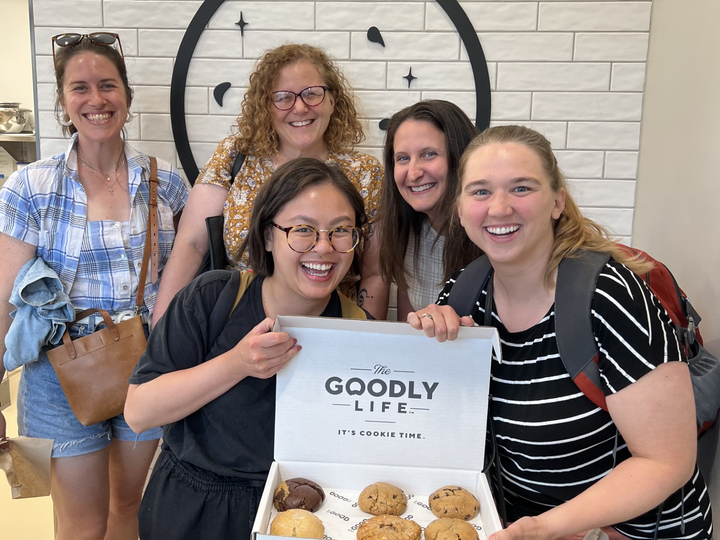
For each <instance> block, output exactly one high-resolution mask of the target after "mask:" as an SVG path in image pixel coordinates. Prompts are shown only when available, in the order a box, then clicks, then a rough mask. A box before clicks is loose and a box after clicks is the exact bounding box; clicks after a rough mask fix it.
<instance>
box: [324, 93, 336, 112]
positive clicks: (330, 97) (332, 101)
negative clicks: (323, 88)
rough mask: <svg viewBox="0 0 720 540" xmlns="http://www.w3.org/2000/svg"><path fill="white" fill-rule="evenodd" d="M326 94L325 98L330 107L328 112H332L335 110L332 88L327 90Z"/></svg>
mask: <svg viewBox="0 0 720 540" xmlns="http://www.w3.org/2000/svg"><path fill="white" fill-rule="evenodd" d="M327 94H328V95H327V97H326V99H328V100H330V108H331V109H332V111H330V113H331V114H332V113H333V112H335V93H334V92H333V91H332V90H328V93H327Z"/></svg>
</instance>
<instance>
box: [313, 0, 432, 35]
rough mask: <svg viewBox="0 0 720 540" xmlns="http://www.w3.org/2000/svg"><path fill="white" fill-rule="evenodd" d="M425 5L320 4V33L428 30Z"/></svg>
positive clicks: (399, 3) (318, 20)
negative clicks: (425, 24)
mask: <svg viewBox="0 0 720 540" xmlns="http://www.w3.org/2000/svg"><path fill="white" fill-rule="evenodd" d="M424 19H425V4H424V3H423V2H393V3H386V2H377V3H372V2H318V4H317V23H316V25H317V26H316V27H317V29H318V30H343V31H347V30H355V31H365V30H367V29H368V26H377V27H378V28H380V29H381V31H382V33H383V34H384V33H385V32H386V31H393V30H416V31H417V30H419V31H422V30H424V24H423V23H424Z"/></svg>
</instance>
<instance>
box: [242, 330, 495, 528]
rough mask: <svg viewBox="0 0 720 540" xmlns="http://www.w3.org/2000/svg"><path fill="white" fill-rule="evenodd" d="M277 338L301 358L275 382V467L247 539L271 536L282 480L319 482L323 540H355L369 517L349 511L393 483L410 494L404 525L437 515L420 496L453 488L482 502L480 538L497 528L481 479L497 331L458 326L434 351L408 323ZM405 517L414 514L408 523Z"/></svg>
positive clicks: (356, 510)
mask: <svg viewBox="0 0 720 540" xmlns="http://www.w3.org/2000/svg"><path fill="white" fill-rule="evenodd" d="M276 329H282V330H284V331H287V332H288V333H290V335H291V336H293V337H295V338H297V340H298V343H299V344H300V345H302V350H301V352H300V353H299V354H298V355H297V356H296V357H295V358H294V359H293V360H292V361H291V362H290V363H289V364H288V366H286V367H285V368H284V369H283V370H282V371H281V372H280V373H279V374H278V377H277V396H276V400H277V407H276V418H275V460H276V461H275V463H274V464H273V466H272V469H271V471H270V475H269V477H268V481H267V484H266V486H265V491H264V493H263V497H262V500H261V502H260V510H259V512H258V516H257V519H256V521H255V524H254V527H253V532H254V533H256V535H257V536H258V537H265V536H267V537H268V538H274V537H270V535H268V534H267V533H268V531H269V527H270V522H271V521H272V518H273V517H274V516H275V515H276V514H277V511H276V510H275V508H274V507H273V504H272V500H273V493H274V491H275V488H276V487H277V485H278V484H279V483H280V482H282V481H283V480H286V479H290V478H294V477H304V478H308V479H310V480H313V481H314V482H317V483H318V484H320V485H321V486H322V487H323V489H324V490H325V495H326V498H325V502H324V503H323V505H322V506H321V507H320V509H319V510H318V511H317V512H316V515H317V516H318V517H320V519H321V520H322V521H323V524H324V525H325V538H326V539H337V540H352V539H354V538H355V531H356V530H357V527H358V525H359V524H360V523H361V522H362V521H363V520H365V519H367V518H369V517H372V516H370V515H369V514H366V513H364V512H362V511H361V510H360V509H359V508H358V507H357V497H358V495H359V494H360V492H361V491H362V489H363V488H365V487H366V486H367V485H369V484H372V483H374V482H380V481H382V482H389V483H391V484H394V485H397V486H398V487H400V488H401V489H402V490H403V491H404V492H405V493H406V494H407V495H408V509H407V511H406V512H405V513H404V514H403V516H402V517H406V518H408V519H413V520H414V521H416V522H417V523H418V524H419V525H421V526H422V527H425V526H427V525H428V524H429V523H430V522H431V521H433V520H434V519H436V518H435V515H434V514H432V512H431V511H430V509H429V507H428V495H430V493H432V492H433V491H435V490H436V489H438V488H440V487H443V486H446V485H460V486H462V487H464V488H466V489H468V490H469V491H471V492H473V493H474V494H475V495H476V496H477V497H478V500H479V501H480V513H479V515H478V516H477V517H476V518H475V519H473V520H472V521H471V523H472V524H473V525H474V526H475V528H476V529H477V530H478V534H479V536H480V539H481V540H485V538H487V536H488V535H489V534H490V533H492V532H494V531H496V530H499V529H500V521H499V519H498V516H497V511H496V509H495V505H494V503H493V499H492V495H491V493H490V489H489V487H488V483H487V479H486V478H485V475H484V474H482V473H481V472H480V471H481V470H482V466H483V460H484V452H485V450H484V448H485V427H486V422H487V401H488V388H489V379H490V362H491V360H492V355H493V350H494V351H495V354H496V355H497V356H499V350H500V347H499V342H498V337H497V333H496V331H495V329H491V328H479V327H475V328H463V329H461V332H460V335H459V337H458V339H457V340H456V341H453V342H446V343H438V342H437V341H436V340H434V339H429V338H427V337H425V336H424V335H423V334H422V333H420V332H418V331H416V330H413V329H412V328H411V327H410V326H409V325H407V324H404V323H388V322H378V321H349V320H342V319H324V318H307V317H278V319H277V321H276ZM411 516H412V517H411Z"/></svg>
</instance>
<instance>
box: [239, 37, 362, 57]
mask: <svg viewBox="0 0 720 540" xmlns="http://www.w3.org/2000/svg"><path fill="white" fill-rule="evenodd" d="M285 43H309V44H310V45H316V46H318V47H323V48H324V49H325V50H326V51H327V52H328V54H330V56H332V57H333V58H334V59H336V60H346V59H348V58H350V42H349V40H348V35H347V32H288V31H285V32H281V31H277V32H272V31H259V32H250V31H248V32H247V33H246V34H245V57H246V58H258V57H259V56H260V55H261V54H262V53H264V52H265V51H267V50H269V49H274V48H275V47H278V46H280V45H283V44H285Z"/></svg>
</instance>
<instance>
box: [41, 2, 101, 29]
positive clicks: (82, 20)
mask: <svg viewBox="0 0 720 540" xmlns="http://www.w3.org/2000/svg"><path fill="white" fill-rule="evenodd" d="M102 9H103V4H102V2H101V0H73V2H58V1H56V0H34V1H33V18H34V19H33V22H34V24H35V26H61V25H62V26H68V27H76V26H90V27H92V28H98V27H102V25H103V16H102Z"/></svg>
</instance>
